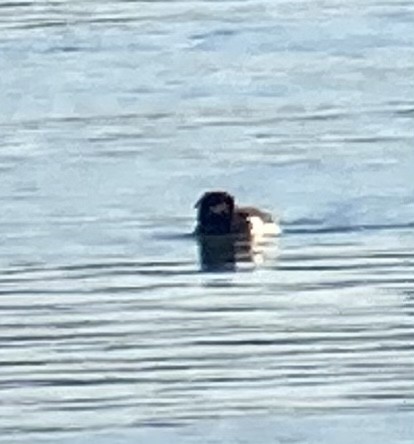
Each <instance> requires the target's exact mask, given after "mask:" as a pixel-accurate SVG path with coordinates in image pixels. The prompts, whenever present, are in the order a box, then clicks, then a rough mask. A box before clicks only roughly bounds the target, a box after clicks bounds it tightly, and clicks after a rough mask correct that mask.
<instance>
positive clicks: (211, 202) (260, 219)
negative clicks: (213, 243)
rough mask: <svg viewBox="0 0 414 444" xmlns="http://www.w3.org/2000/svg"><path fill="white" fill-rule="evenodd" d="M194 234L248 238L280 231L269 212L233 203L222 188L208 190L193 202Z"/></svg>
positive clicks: (232, 198) (231, 198) (231, 197)
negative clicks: (195, 214) (194, 214)
mask: <svg viewBox="0 0 414 444" xmlns="http://www.w3.org/2000/svg"><path fill="white" fill-rule="evenodd" d="M195 208H197V209H198V215H197V226H196V230H195V233H196V234H197V235H201V236H220V235H236V236H242V237H247V238H253V237H261V236H264V235H275V234H279V233H280V229H279V227H278V226H277V225H276V224H275V222H274V220H273V218H272V215H271V214H270V213H267V212H265V211H262V210H259V209H258V208H255V207H239V206H236V204H235V200H234V197H233V196H232V195H231V194H229V193H227V192H225V191H208V192H206V193H204V194H203V196H201V198H200V199H199V200H198V201H197V203H196V204H195Z"/></svg>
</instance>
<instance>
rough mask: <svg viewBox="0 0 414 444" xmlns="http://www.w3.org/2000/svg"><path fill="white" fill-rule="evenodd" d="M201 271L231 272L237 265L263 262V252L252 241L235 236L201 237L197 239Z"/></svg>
mask: <svg viewBox="0 0 414 444" xmlns="http://www.w3.org/2000/svg"><path fill="white" fill-rule="evenodd" d="M198 246H199V255H200V264H201V269H202V270H203V271H220V270H223V271H232V270H235V269H236V265H237V264H238V263H251V264H258V263H261V262H263V252H262V251H260V250H259V249H258V248H256V247H255V243H254V242H253V240H252V239H248V238H244V239H243V238H240V237H235V236H208V237H206V236H202V237H199V238H198Z"/></svg>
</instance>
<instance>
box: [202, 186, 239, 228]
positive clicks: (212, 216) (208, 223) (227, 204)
mask: <svg viewBox="0 0 414 444" xmlns="http://www.w3.org/2000/svg"><path fill="white" fill-rule="evenodd" d="M195 207H196V208H197V209H198V216H197V232H198V233H199V234H209V235H221V234H230V231H231V224H232V218H233V213H234V198H233V196H232V195H230V194H229V193H226V192H225V191H210V192H207V193H205V194H204V195H203V196H202V197H201V198H200V200H199V201H198V202H197V203H196V205H195Z"/></svg>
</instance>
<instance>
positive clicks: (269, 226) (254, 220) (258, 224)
mask: <svg viewBox="0 0 414 444" xmlns="http://www.w3.org/2000/svg"><path fill="white" fill-rule="evenodd" d="M249 222H250V225H251V227H252V229H251V233H252V235H253V236H258V237H261V236H276V235H278V234H280V233H281V230H280V227H279V225H277V224H275V223H274V222H271V223H265V222H263V219H261V218H260V217H258V216H250V217H249Z"/></svg>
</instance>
